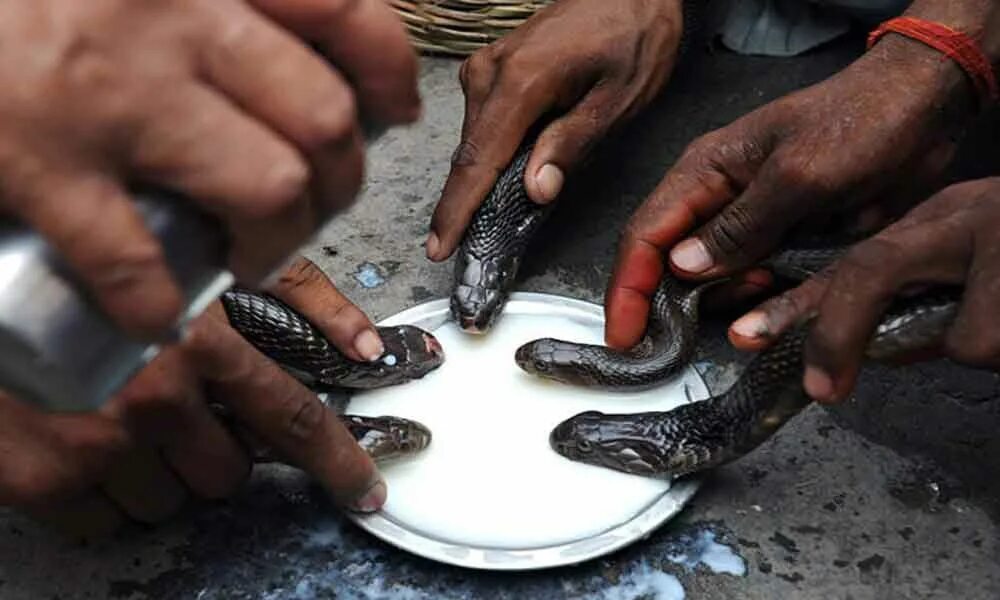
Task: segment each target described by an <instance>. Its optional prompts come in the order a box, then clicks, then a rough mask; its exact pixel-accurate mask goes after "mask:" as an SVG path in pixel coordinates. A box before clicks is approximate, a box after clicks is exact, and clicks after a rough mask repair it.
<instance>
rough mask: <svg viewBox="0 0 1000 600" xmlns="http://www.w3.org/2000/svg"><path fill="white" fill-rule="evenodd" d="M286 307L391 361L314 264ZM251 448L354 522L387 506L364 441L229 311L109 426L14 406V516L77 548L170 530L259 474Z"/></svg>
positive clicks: (8, 490) (299, 276) (285, 290)
mask: <svg viewBox="0 0 1000 600" xmlns="http://www.w3.org/2000/svg"><path fill="white" fill-rule="evenodd" d="M273 293H275V294H276V295H277V296H279V297H281V298H282V299H283V300H285V301H286V302H288V303H289V304H292V305H293V306H295V307H296V308H297V309H298V310H300V311H302V312H303V313H304V314H305V315H306V316H307V317H308V318H309V319H310V321H312V322H313V323H314V324H316V325H317V326H318V327H319V328H321V329H322V330H323V332H324V333H325V334H326V336H327V337H328V338H330V339H331V340H332V341H333V342H334V343H335V345H337V346H338V347H339V348H340V349H341V350H342V351H344V352H345V353H347V354H349V355H351V356H352V357H355V358H363V357H368V358H371V357H373V356H374V355H375V354H376V353H378V354H381V352H382V350H381V341H380V340H379V339H378V337H377V335H375V331H374V326H373V325H372V324H371V322H370V321H369V320H368V318H367V317H366V316H365V315H364V313H362V312H361V311H360V310H358V308H357V307H355V306H354V305H353V304H351V303H350V302H349V301H348V300H347V299H346V298H345V297H344V296H343V295H342V294H341V293H340V292H338V291H337V290H336V288H334V287H333V285H332V284H331V283H330V281H329V280H328V279H327V278H326V277H325V276H324V275H323V273H322V272H321V271H320V270H319V269H318V268H317V267H315V266H314V265H313V264H312V263H310V262H308V261H306V260H300V261H299V262H297V263H296V264H295V265H293V266H292V267H291V268H290V269H289V270H288V271H287V272H286V273H285V274H284V276H283V277H281V279H280V281H279V283H278V285H277V286H276V288H275V289H274V290H273ZM369 335H370V336H372V338H373V339H369V338H368V336H369ZM210 404H217V405H221V406H222V407H223V408H224V409H225V410H226V412H227V413H228V414H229V415H230V418H232V419H234V420H235V425H238V429H233V428H230V427H227V426H224V425H223V423H222V421H220V420H219V419H218V418H217V415H216V413H215V412H213V411H212V410H211V409H210V408H209V405H210ZM237 431H238V432H239V433H240V434H248V435H249V438H247V437H243V436H242V435H237V434H236V433H237ZM248 442H249V443H253V444H254V445H257V444H264V445H265V446H267V447H268V448H271V449H272V450H273V451H274V454H276V455H277V456H279V457H280V458H282V460H284V461H286V462H288V463H289V464H292V465H294V466H298V467H300V468H302V469H303V470H305V471H306V472H307V473H308V474H310V475H311V476H312V477H314V478H315V479H316V480H317V481H318V482H319V483H320V484H321V485H323V486H324V487H325V488H326V489H327V490H328V491H329V492H330V494H331V495H332V497H333V499H334V500H335V501H337V502H338V503H340V504H341V505H344V506H346V507H348V508H350V509H353V510H361V511H372V510H376V509H377V508H379V507H380V506H381V505H382V504H383V503H384V502H385V498H386V487H385V484H384V482H383V480H382V479H381V477H380V475H379V473H378V471H377V469H376V467H375V465H374V463H373V462H372V461H371V459H370V458H369V457H368V455H367V454H366V453H365V452H364V451H362V450H361V448H360V447H359V446H358V445H357V443H356V442H355V441H354V438H353V436H351V434H350V433H349V432H348V431H347V430H346V428H345V427H344V426H343V425H342V424H341V422H340V421H339V420H338V419H337V418H336V417H335V416H334V415H333V414H332V413H331V411H329V410H328V409H326V408H325V407H324V406H323V405H322V404H321V403H320V401H319V399H318V398H317V396H316V395H315V394H314V393H312V392H311V391H309V390H308V389H306V388H305V387H303V386H302V385H301V384H299V383H298V382H297V381H296V380H294V379H292V378H291V377H290V376H289V375H288V374H287V373H285V372H284V371H283V370H281V369H280V368H279V367H278V366H277V364H275V363H274V362H272V361H270V360H269V359H267V358H265V357H264V356H263V355H262V354H260V353H259V352H258V351H257V350H256V349H254V348H253V347H252V346H251V345H250V344H249V343H248V342H246V340H244V339H243V338H242V337H241V336H240V335H239V334H237V333H236V331H235V330H234V329H233V328H232V327H230V326H229V324H228V321H227V320H226V316H225V312H224V311H223V310H222V308H221V306H220V305H218V304H216V305H214V306H213V307H212V308H211V309H210V310H209V311H208V313H207V314H205V315H203V316H202V317H201V318H200V319H198V320H197V321H196V322H195V323H194V324H193V325H192V329H191V332H190V335H189V336H187V337H186V338H185V340H184V341H183V342H182V343H181V344H179V345H177V346H172V347H170V348H168V349H166V350H164V351H163V352H162V353H161V354H160V355H159V356H158V357H157V358H156V359H155V360H154V361H153V362H152V363H151V364H150V365H149V366H148V367H147V368H146V369H145V370H143V371H142V372H141V373H140V374H139V375H138V376H137V377H136V378H135V379H134V380H133V381H131V382H130V383H129V384H128V385H127V386H126V388H125V389H124V390H123V391H122V392H121V393H120V394H119V395H118V396H117V397H115V398H114V399H112V400H111V401H110V402H109V403H108V404H107V405H106V406H105V407H103V408H102V409H101V410H100V411H98V412H96V413H92V414H74V415H60V414H46V413H42V412H39V411H36V410H34V409H33V408H31V407H29V406H28V405H26V404H24V403H22V402H19V401H17V400H15V399H13V398H11V397H9V396H6V395H0V505H3V506H10V507H13V508H15V509H17V510H20V511H22V512H25V513H27V514H28V515H29V516H31V517H33V518H35V519H37V520H39V521H41V522H43V523H45V524H48V525H50V526H52V527H53V528H55V529H56V530H58V531H60V532H62V533H64V534H67V535H70V536H74V537H91V536H100V535H105V534H107V533H110V532H112V531H114V530H115V529H116V528H118V527H119V526H120V525H122V524H123V523H125V522H128V521H135V522H140V523H155V522H159V521H162V520H165V519H167V518H168V517H170V516H172V515H173V514H174V513H176V512H177V511H178V510H180V509H181V508H182V507H183V506H185V505H186V504H187V503H188V501H189V500H190V499H191V498H192V497H195V498H204V499H215V498H223V497H226V496H229V495H231V494H233V493H234V492H236V491H237V490H238V489H239V488H240V484H241V483H242V482H243V481H244V479H246V477H247V476H248V475H249V473H250V469H251V464H252V460H251V458H250V456H249V454H248V452H247V446H246V443H248Z"/></svg>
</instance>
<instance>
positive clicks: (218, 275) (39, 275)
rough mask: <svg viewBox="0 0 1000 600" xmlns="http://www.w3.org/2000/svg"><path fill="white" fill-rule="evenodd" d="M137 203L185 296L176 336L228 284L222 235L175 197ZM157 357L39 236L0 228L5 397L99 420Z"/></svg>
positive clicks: (0, 363)
mask: <svg viewBox="0 0 1000 600" xmlns="http://www.w3.org/2000/svg"><path fill="white" fill-rule="evenodd" d="M135 201H136V204H137V206H138V208H139V210H140V211H141V214H142V215H143V217H144V218H145V221H146V224H147V226H148V228H149V230H150V231H151V232H152V233H153V234H154V235H155V236H156V237H157V238H159V240H160V242H161V244H162V246H163V251H164V254H165V257H166V260H167V262H168V264H169V266H170V268H171V270H172V271H173V273H174V277H175V280H176V281H177V282H178V284H179V285H180V286H181V288H182V290H183V292H184V297H185V311H184V313H183V315H182V317H181V319H180V321H179V322H178V323H177V329H176V333H177V334H178V335H179V334H180V332H181V331H182V329H183V327H184V325H185V324H186V322H187V321H188V320H190V319H191V318H192V317H195V316H197V315H198V314H200V313H201V312H202V311H203V310H204V309H205V308H206V307H207V306H208V305H209V304H210V303H211V302H212V301H213V300H215V299H216V298H218V296H219V295H221V294H222V293H223V292H224V291H225V290H226V288H228V287H229V286H230V285H231V284H232V281H233V277H232V275H231V274H230V273H229V272H228V271H227V270H226V260H225V259H226V248H225V245H226V244H225V237H224V235H223V230H222V229H221V227H220V225H219V224H218V222H217V221H215V220H214V219H211V218H209V217H208V216H206V215H204V214H202V213H201V212H200V211H198V210H196V209H194V208H193V206H192V205H191V203H190V202H187V201H185V200H183V199H181V198H179V197H176V196H173V195H169V194H165V193H160V192H155V193H150V192H145V193H140V194H137V195H136V196H135ZM158 351H159V347H158V346H157V345H155V344H149V343H142V342H138V341H136V340H134V339H131V338H130V337H128V336H127V335H125V334H124V333H123V332H122V331H120V330H119V329H118V328H117V327H116V326H115V325H114V324H113V323H112V322H111V321H110V320H109V319H108V318H107V317H106V316H104V314H103V312H102V311H101V310H100V309H99V308H98V306H97V305H96V303H95V302H93V301H92V300H91V299H90V298H88V297H87V295H86V292H85V291H84V288H83V287H82V286H81V285H80V282H79V281H78V280H77V279H76V278H75V277H74V275H73V274H72V272H71V271H70V269H69V268H68V267H67V266H66V265H65V264H64V263H63V261H62V260H61V259H60V257H59V256H57V255H56V253H55V252H54V251H53V249H52V248H51V247H50V246H49V245H48V244H47V243H46V241H45V240H44V239H42V238H41V236H39V235H38V234H37V233H35V232H34V231H32V230H30V229H28V228H27V227H25V226H23V225H21V224H19V223H14V222H11V221H4V222H0V389H2V390H4V391H6V392H10V393H12V394H14V395H15V396H16V397H17V398H18V399H19V400H22V401H24V402H28V403H31V404H34V405H36V406H38V407H39V408H42V409H45V410H52V411H87V410H93V409H95V408H97V407H99V406H101V405H102V404H103V403H104V402H105V401H107V399H108V398H109V397H110V396H111V395H112V394H114V393H115V392H116V391H117V390H118V389H119V388H120V387H121V386H123V385H124V384H125V383H126V382H127V381H128V380H129V378H131V376H132V375H133V374H135V372H136V371H137V370H139V369H140V368H142V367H143V366H144V365H146V364H147V363H148V362H149V361H150V360H152V359H153V357H155V356H156V354H157V353H158Z"/></svg>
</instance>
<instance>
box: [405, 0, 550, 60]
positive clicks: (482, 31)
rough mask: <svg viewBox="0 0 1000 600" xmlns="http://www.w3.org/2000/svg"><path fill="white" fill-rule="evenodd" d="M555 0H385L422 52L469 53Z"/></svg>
mask: <svg viewBox="0 0 1000 600" xmlns="http://www.w3.org/2000/svg"><path fill="white" fill-rule="evenodd" d="M553 1H554V0H535V1H524V2H517V1H515V0H388V2H389V4H390V5H391V6H392V7H393V9H395V11H396V13H398V14H399V16H400V17H401V18H402V19H403V22H404V23H406V28H407V30H408V31H409V33H410V39H411V40H413V44H414V45H415V46H416V47H417V49H419V50H420V51H422V52H425V53H431V54H447V55H451V56H468V55H469V54H472V53H473V52H475V51H476V50H478V49H480V48H482V47H483V46H487V45H489V44H490V43H491V42H493V41H494V40H496V39H498V38H500V37H503V36H504V35H505V34H507V33H508V32H510V31H511V30H513V29H514V28H515V27H517V26H518V25H520V24H521V23H523V22H524V21H525V20H527V19H528V17H530V16H531V15H533V14H535V12H536V11H537V10H539V9H540V8H543V7H544V6H546V5H547V4H550V3H551V2H553Z"/></svg>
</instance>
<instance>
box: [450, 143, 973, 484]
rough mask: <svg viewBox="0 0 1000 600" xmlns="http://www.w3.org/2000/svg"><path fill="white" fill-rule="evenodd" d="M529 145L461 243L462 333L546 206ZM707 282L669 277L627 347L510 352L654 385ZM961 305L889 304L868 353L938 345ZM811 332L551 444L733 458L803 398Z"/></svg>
mask: <svg viewBox="0 0 1000 600" xmlns="http://www.w3.org/2000/svg"><path fill="white" fill-rule="evenodd" d="M531 148H532V144H531V141H530V140H529V141H527V142H526V143H524V144H523V145H522V147H521V148H520V149H519V150H518V153H517V154H516V155H515V156H514V158H513V159H512V161H511V163H510V165H509V166H508V168H507V169H506V170H505V171H503V172H502V173H501V174H500V175H499V177H498V179H497V183H496V185H495V187H494V188H493V190H492V191H491V193H490V194H489V195H488V197H487V198H486V199H485V201H484V203H483V205H482V206H481V207H480V209H479V210H478V211H477V212H476V213H475V215H474V216H473V220H472V224H471V226H470V227H469V229H468V230H467V232H466V235H465V238H464V239H463V242H462V244H461V246H460V249H459V253H458V257H457V263H456V264H458V265H459V268H457V269H456V281H455V289H454V293H453V295H452V300H451V301H452V310H453V312H454V313H455V316H456V320H458V321H459V323H460V325H461V326H462V327H463V328H465V329H466V330H474V331H476V332H482V331H485V330H486V329H488V327H489V325H491V324H492V323H494V322H495V321H496V319H497V317H498V315H499V313H500V311H501V310H502V309H503V306H504V300H505V297H506V294H507V293H509V290H510V289H512V288H513V286H514V280H515V277H516V272H517V266H518V265H519V264H520V262H521V260H522V257H523V255H524V252H525V249H526V248H527V246H528V244H529V242H530V241H531V237H532V236H533V235H534V234H535V233H536V232H537V230H538V227H539V225H540V224H541V222H542V221H543V220H544V217H545V216H546V215H547V211H548V210H549V209H547V208H541V207H538V206H537V205H535V204H534V203H532V202H531V200H530V199H529V198H528V196H527V194H526V193H525V190H524V187H523V186H524V184H523V180H524V166H525V165H526V163H527V160H528V156H529V155H530V151H531ZM841 251H842V250H841V249H840V248H825V249H824V248H820V249H810V250H796V249H784V250H782V251H781V252H778V253H776V254H775V255H774V256H772V257H771V258H770V259H769V260H768V261H766V262H765V264H766V265H767V266H769V267H771V268H772V270H773V271H775V272H776V273H778V274H780V275H784V276H787V277H790V278H792V279H804V278H805V277H808V276H810V275H812V274H814V273H816V272H817V271H819V270H820V269H821V268H823V267H825V266H826V265H828V264H829V263H830V262H831V261H832V260H834V259H835V258H836V257H837V256H838V255H839V253H840V252H841ZM491 265H504V266H505V268H495V267H493V266H491ZM715 283H718V282H709V283H706V284H698V285H692V284H687V283H684V282H681V281H679V280H677V279H676V278H674V277H673V276H672V275H667V276H665V278H664V279H663V280H662V281H661V283H660V285H659V287H658V289H657V291H656V293H655V296H654V299H653V306H652V310H651V312H650V321H649V324H648V326H647V330H646V334H645V336H644V338H643V340H642V341H641V342H640V343H639V344H638V345H637V346H636V347H634V348H631V349H629V350H627V351H624V352H622V351H616V350H612V349H610V348H606V347H603V346H596V345H586V344H578V343H574V342H568V341H563V340H555V339H550V338H546V339H540V340H535V341H532V342H529V343H527V344H525V345H524V346H522V347H521V348H519V349H518V350H517V352H516V354H515V360H516V362H517V363H518V365H519V366H520V367H521V368H522V369H524V370H525V371H527V372H529V373H532V374H535V375H538V376H541V377H546V378H550V379H555V380H557V381H560V382H563V383H566V384H571V385H578V386H584V387H590V388H599V389H605V390H635V389H644V388H649V387H653V386H656V385H658V384H661V383H663V382H664V381H665V380H667V379H669V378H670V377H671V376H673V375H675V374H676V373H678V371H680V370H681V369H683V368H684V367H686V366H687V365H688V364H689V363H690V361H691V358H692V357H693V354H694V351H695V349H696V346H697V337H698V335H697V334H698V301H699V299H700V296H701V294H702V292H704V291H705V289H707V287H708V286H710V285H714V284H715ZM957 306H958V296H957V295H956V294H953V293H950V292H944V291H941V292H939V291H935V292H934V293H933V294H932V293H927V294H924V295H922V296H918V297H914V298H909V299H906V300H902V301H899V302H897V303H896V304H895V305H893V307H892V308H891V309H890V311H889V312H887V313H886V315H885V316H884V318H883V320H882V322H881V324H880V325H879V327H878V330H877V333H876V334H875V336H874V337H873V338H872V340H871V343H870V345H869V347H868V350H867V357H868V358H870V359H873V360H883V361H891V360H893V359H895V358H898V357H901V356H904V355H906V354H909V353H912V352H916V351H919V350H922V349H926V348H928V347H930V346H932V345H934V344H936V343H937V342H939V341H940V340H941V339H942V338H943V335H944V332H945V330H946V329H947V327H948V325H949V324H950V323H951V321H952V320H953V319H954V317H955V314H956V312H957ZM807 331H808V324H806V325H802V326H800V327H798V328H797V329H795V330H793V331H790V332H788V333H787V334H785V335H784V336H783V337H782V338H781V339H779V340H777V341H776V343H775V344H774V345H772V346H771V347H770V348H769V349H768V350H766V351H764V352H761V353H760V354H759V355H757V356H756V357H755V358H754V360H753V361H751V363H750V364H749V365H748V367H747V368H746V369H745V370H744V372H743V373H742V375H741V376H740V378H739V379H738V380H737V382H736V383H735V384H734V385H733V386H732V387H731V388H730V389H729V390H727V391H726V392H724V393H722V394H719V395H716V396H714V397H712V398H710V399H708V400H704V401H701V402H694V403H689V404H685V405H682V406H680V407H677V408H675V409H673V410H669V411H661V412H647V413H634V414H613V415H612V414H602V413H598V412H587V413H582V414H580V415H577V416H574V417H572V418H570V419H568V420H566V421H564V422H563V423H560V424H559V425H558V426H556V427H555V428H554V429H553V430H552V432H551V434H550V445H551V447H552V448H553V449H554V450H555V451H556V452H558V453H559V454H561V455H563V456H565V457H566V458H569V459H571V460H575V461H579V462H584V463H589V464H593V465H598V466H602V467H605V468H610V469H615V470H618V471H623V472H626V473H632V474H636V475H644V476H652V477H668V478H669V477H678V476H683V475H687V474H691V473H695V472H698V471H702V470H705V469H709V468H712V467H715V466H718V465H720V464H723V463H725V462H728V461H731V460H734V459H736V458H739V457H741V456H743V455H745V454H746V453H748V452H750V451H752V450H753V449H754V448H756V447H757V446H759V445H760V444H761V443H763V442H764V441H765V440H767V439H769V438H770V437H771V436H772V435H774V433H775V432H776V431H777V430H778V429H779V428H780V427H781V426H783V425H784V424H785V423H786V422H787V421H788V420H789V419H791V418H793V417H794V416H795V415H796V414H798V413H799V411H801V410H802V409H803V408H804V407H805V406H806V405H808V403H809V398H808V396H807V395H806V394H805V392H804V390H803V389H802V386H801V381H802V376H803V371H804V366H803V362H802V360H803V359H802V354H803V352H802V350H803V348H802V345H803V341H804V339H805V337H806V333H807Z"/></svg>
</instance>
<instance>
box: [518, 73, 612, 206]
mask: <svg viewBox="0 0 1000 600" xmlns="http://www.w3.org/2000/svg"><path fill="white" fill-rule="evenodd" d="M620 101H621V99H620V98H618V97H616V96H615V94H614V92H613V91H611V90H609V89H608V88H606V87H599V88H595V89H593V90H592V91H591V92H590V93H588V94H587V95H586V96H584V97H583V99H582V100H580V102H579V103H578V104H577V105H576V106H575V107H574V108H573V109H572V110H571V111H569V112H568V113H566V114H565V115H563V116H562V117H560V118H559V119H556V120H555V121H553V122H552V123H551V124H549V126H548V127H546V128H545V130H544V131H543V132H542V134H541V135H540V136H539V137H538V141H537V142H536V143H535V149H534V151H532V153H531V158H530V159H529V160H528V165H527V167H526V168H525V170H524V186H525V188H526V189H527V191H528V197H529V198H531V199H532V200H533V201H534V202H537V203H538V204H548V203H549V202H552V201H554V200H555V199H556V198H557V197H558V196H559V193H560V192H561V191H562V188H563V184H564V183H565V180H566V173H568V172H570V171H572V170H573V169H574V168H576V167H577V166H578V165H579V164H580V163H581V162H583V161H584V160H585V159H586V157H587V155H588V154H589V153H590V152H591V150H592V149H593V148H594V146H595V145H597V143H598V142H600V141H601V140H602V139H603V138H604V136H605V135H606V134H607V132H608V130H609V129H610V128H611V126H612V124H613V123H615V122H616V121H617V120H618V117H619V115H618V114H616V110H615V106H616V105H617V104H619V103H620Z"/></svg>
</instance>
